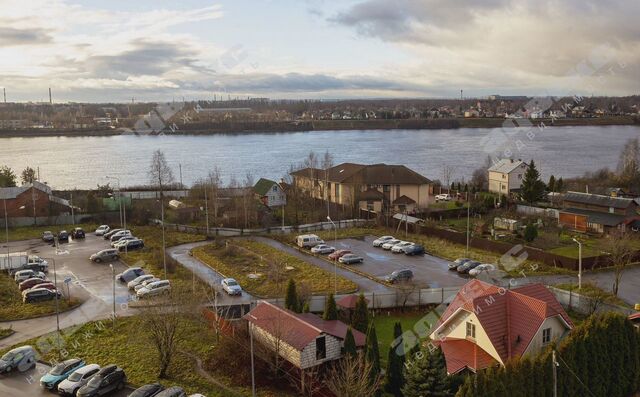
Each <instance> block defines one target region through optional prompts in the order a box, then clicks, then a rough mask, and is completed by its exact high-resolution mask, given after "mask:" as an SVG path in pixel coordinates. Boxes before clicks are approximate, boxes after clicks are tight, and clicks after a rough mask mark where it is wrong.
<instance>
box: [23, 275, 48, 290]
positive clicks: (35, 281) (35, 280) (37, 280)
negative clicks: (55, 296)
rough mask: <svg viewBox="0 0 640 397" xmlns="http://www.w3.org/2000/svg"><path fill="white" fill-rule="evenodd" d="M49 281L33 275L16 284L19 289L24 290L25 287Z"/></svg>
mask: <svg viewBox="0 0 640 397" xmlns="http://www.w3.org/2000/svg"><path fill="white" fill-rule="evenodd" d="M50 282H51V281H49V280H43V279H41V278H39V277H33V278H28V279H26V280H24V281H23V282H21V283H20V284H18V288H20V291H24V290H26V289H29V288H33V287H35V286H36V285H38V284H48V283H50Z"/></svg>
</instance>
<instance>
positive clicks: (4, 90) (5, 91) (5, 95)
mask: <svg viewBox="0 0 640 397" xmlns="http://www.w3.org/2000/svg"><path fill="white" fill-rule="evenodd" d="M2 92H3V94H4V103H7V89H6V88H3V89H2Z"/></svg>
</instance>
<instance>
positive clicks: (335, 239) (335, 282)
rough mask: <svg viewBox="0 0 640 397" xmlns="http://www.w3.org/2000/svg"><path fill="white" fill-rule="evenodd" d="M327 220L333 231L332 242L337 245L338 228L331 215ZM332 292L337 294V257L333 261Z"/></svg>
mask: <svg viewBox="0 0 640 397" xmlns="http://www.w3.org/2000/svg"><path fill="white" fill-rule="evenodd" d="M327 220H328V221H329V222H331V224H332V225H333V231H334V241H333V244H334V245H337V244H338V228H337V227H336V224H335V223H334V222H333V221H332V220H331V217H329V216H327ZM333 294H334V295H337V294H338V259H336V260H335V262H333Z"/></svg>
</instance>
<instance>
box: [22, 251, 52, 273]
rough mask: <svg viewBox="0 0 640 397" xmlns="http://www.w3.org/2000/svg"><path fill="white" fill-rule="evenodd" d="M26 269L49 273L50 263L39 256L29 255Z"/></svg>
mask: <svg viewBox="0 0 640 397" xmlns="http://www.w3.org/2000/svg"><path fill="white" fill-rule="evenodd" d="M25 269H31V270H33V271H38V272H43V273H47V272H48V271H49V262H47V261H46V260H45V259H42V258H40V257H39V256H37V255H29V257H28V259H27V266H26V267H25Z"/></svg>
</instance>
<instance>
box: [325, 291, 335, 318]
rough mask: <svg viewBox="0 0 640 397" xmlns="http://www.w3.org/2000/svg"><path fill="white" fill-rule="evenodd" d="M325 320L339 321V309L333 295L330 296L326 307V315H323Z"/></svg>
mask: <svg viewBox="0 0 640 397" xmlns="http://www.w3.org/2000/svg"><path fill="white" fill-rule="evenodd" d="M322 318H323V319H324V320H337V319H338V309H337V308H336V298H335V297H334V296H333V294H329V297H328V298H327V304H326V305H325V306H324V313H323V314H322Z"/></svg>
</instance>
